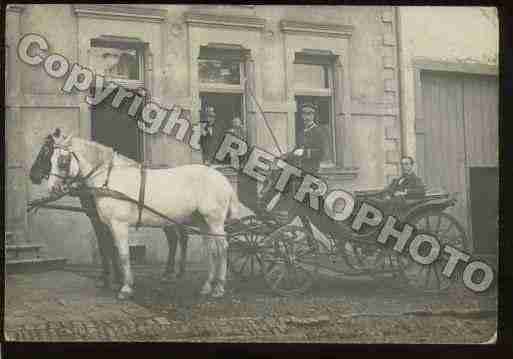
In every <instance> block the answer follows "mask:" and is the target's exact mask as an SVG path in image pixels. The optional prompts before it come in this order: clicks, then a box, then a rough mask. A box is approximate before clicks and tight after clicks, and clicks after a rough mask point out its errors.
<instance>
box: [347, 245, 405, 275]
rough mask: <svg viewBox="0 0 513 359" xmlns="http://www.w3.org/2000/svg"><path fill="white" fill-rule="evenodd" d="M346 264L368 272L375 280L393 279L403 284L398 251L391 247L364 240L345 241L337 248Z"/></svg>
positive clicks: (359, 270)
mask: <svg viewBox="0 0 513 359" xmlns="http://www.w3.org/2000/svg"><path fill="white" fill-rule="evenodd" d="M339 252H340V253H341V255H342V256H343V257H344V259H345V262H346V263H347V265H348V266H349V267H350V268H351V269H352V270H354V271H357V272H362V274H368V275H370V276H371V277H372V278H374V279H377V280H384V279H394V280H399V281H400V283H398V284H403V282H404V277H403V275H402V267H401V264H402V263H401V262H400V260H401V259H400V258H399V256H398V253H397V252H395V251H394V250H393V249H392V248H385V247H383V246H381V245H380V244H376V243H373V242H371V241H369V243H365V242H364V241H351V240H348V241H345V242H343V244H342V246H341V247H340V248H339Z"/></svg>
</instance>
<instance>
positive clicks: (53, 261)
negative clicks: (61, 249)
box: [5, 258, 67, 273]
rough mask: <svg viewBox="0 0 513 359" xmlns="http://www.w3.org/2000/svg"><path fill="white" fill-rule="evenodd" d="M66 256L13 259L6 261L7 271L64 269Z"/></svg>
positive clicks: (22, 271)
mask: <svg viewBox="0 0 513 359" xmlns="http://www.w3.org/2000/svg"><path fill="white" fill-rule="evenodd" d="M66 261H67V259H66V258H33V259H13V260H8V261H7V262H6V263H5V271H6V273H34V272H46V271H51V270H59V269H63V268H64V265H65V264H66Z"/></svg>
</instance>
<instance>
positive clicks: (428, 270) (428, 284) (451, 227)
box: [401, 212, 469, 293]
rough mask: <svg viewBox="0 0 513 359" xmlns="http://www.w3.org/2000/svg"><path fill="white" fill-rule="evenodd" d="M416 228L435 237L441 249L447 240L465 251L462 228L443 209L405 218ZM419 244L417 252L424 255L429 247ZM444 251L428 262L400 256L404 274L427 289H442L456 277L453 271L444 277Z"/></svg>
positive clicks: (412, 283)
mask: <svg viewBox="0 0 513 359" xmlns="http://www.w3.org/2000/svg"><path fill="white" fill-rule="evenodd" d="M408 222H409V223H410V224H411V225H413V226H414V227H415V228H416V229H417V231H418V232H424V233H429V234H432V235H434V236H436V237H437V238H438V241H439V243H440V249H441V250H443V247H444V245H446V244H449V245H451V246H452V247H454V248H457V249H459V250H463V251H468V250H469V243H468V239H467V236H466V235H465V229H464V228H463V227H462V226H461V225H460V224H459V222H458V221H457V220H456V218H454V217H453V216H452V215H450V214H448V213H445V212H426V213H422V214H420V215H418V216H416V217H414V218H413V219H412V220H410V221H408ZM425 247H426V248H423V246H421V247H420V248H419V255H421V256H427V255H428V254H429V251H430V250H431V248H430V246H429V245H426V246H425ZM447 258H448V256H447V255H444V254H443V252H441V253H440V255H439V256H438V258H437V259H436V260H435V261H434V262H433V263H431V264H426V265H423V264H418V263H417V262H415V261H413V259H411V258H410V257H409V254H407V255H404V256H401V259H402V262H403V263H404V268H403V269H404V275H405V277H406V278H407V281H408V284H409V285H410V286H411V287H413V288H415V289H416V290H420V291H423V292H427V293H437V292H441V291H445V290H447V289H449V288H450V287H451V285H452V284H453V283H454V282H455V280H456V279H457V275H456V273H454V274H453V275H452V276H451V278H447V277H446V276H445V275H444V274H442V271H443V269H444V267H445V265H446V263H447Z"/></svg>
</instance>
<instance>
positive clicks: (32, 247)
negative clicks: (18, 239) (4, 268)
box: [5, 243, 44, 259]
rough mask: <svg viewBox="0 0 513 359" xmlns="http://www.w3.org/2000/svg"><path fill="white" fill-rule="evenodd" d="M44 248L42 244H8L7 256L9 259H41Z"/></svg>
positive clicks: (6, 248)
mask: <svg viewBox="0 0 513 359" xmlns="http://www.w3.org/2000/svg"><path fill="white" fill-rule="evenodd" d="M43 247H44V245H43V244H40V243H23V244H6V245H5V256H6V258H7V259H31V258H39V257H40V255H41V252H40V250H41V248H43Z"/></svg>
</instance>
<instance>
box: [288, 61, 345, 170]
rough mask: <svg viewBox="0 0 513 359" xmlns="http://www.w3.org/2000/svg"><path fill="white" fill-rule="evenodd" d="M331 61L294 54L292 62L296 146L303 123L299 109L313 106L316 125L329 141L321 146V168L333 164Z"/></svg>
mask: <svg viewBox="0 0 513 359" xmlns="http://www.w3.org/2000/svg"><path fill="white" fill-rule="evenodd" d="M333 87H334V86H333V57H332V56H313V55H309V54H304V53H296V56H295V61H294V94H295V99H296V104H297V106H298V110H297V112H296V113H297V115H298V116H297V118H296V142H298V143H300V142H302V141H301V136H303V121H302V120H301V118H300V116H299V114H300V111H299V108H301V105H302V104H303V103H304V102H313V103H314V104H316V105H317V108H318V117H317V122H318V124H319V125H320V126H321V128H322V129H323V131H324V132H325V133H326V138H327V139H329V140H328V141H326V142H325V143H324V146H325V147H324V158H323V160H322V163H321V165H322V166H323V167H329V166H333V165H334V164H335V148H336V147H335V136H334V133H335V132H334V124H333V117H334V116H333V114H334V98H335V96H334V90H333Z"/></svg>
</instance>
